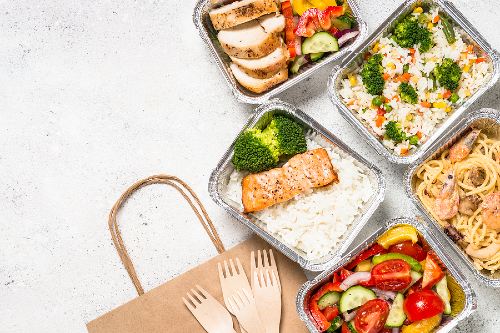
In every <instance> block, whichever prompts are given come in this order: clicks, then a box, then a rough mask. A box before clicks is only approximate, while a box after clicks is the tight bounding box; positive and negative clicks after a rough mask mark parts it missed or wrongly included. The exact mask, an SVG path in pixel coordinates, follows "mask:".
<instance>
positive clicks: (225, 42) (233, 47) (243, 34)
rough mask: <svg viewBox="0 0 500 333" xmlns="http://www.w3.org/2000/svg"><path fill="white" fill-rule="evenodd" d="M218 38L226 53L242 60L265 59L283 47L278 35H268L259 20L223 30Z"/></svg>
mask: <svg viewBox="0 0 500 333" xmlns="http://www.w3.org/2000/svg"><path fill="white" fill-rule="evenodd" d="M217 37H218V38H219V42H220V44H221V46H222V48H223V49H224V52H226V53H227V54H228V55H229V56H232V57H236V58H242V59H255V58H262V57H265V56H266V55H268V54H270V53H271V52H273V51H274V50H276V48H277V47H278V46H280V45H281V39H280V38H279V37H278V35H277V34H273V33H267V32H266V31H265V30H264V28H263V27H262V26H261V25H260V23H259V21H258V20H254V21H251V22H247V23H244V24H241V25H239V26H237V27H234V28H231V29H225V30H221V31H219V33H218V34H217Z"/></svg>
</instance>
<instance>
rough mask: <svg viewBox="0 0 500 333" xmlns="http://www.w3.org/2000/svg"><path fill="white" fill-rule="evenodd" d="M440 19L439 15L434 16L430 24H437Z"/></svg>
mask: <svg viewBox="0 0 500 333" xmlns="http://www.w3.org/2000/svg"><path fill="white" fill-rule="evenodd" d="M440 19H441V18H440V17H439V15H436V16H434V18H433V19H432V23H434V24H436V23H438V22H439V20H440Z"/></svg>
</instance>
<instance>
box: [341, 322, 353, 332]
mask: <svg viewBox="0 0 500 333" xmlns="http://www.w3.org/2000/svg"><path fill="white" fill-rule="evenodd" d="M340 333H351V330H350V329H349V327H347V324H346V323H345V322H344V323H343V324H342V328H341V330H340Z"/></svg>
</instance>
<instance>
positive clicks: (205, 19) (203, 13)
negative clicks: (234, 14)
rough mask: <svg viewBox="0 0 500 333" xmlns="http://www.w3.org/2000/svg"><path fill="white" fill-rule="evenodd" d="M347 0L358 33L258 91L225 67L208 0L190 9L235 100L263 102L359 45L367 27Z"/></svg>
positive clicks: (357, 9)
mask: <svg viewBox="0 0 500 333" xmlns="http://www.w3.org/2000/svg"><path fill="white" fill-rule="evenodd" d="M347 2H348V3H349V6H350V7H351V10H352V13H353V15H354V16H355V17H356V21H357V23H358V27H359V34H358V36H357V37H356V38H355V39H354V40H353V41H351V42H349V43H347V44H345V45H343V46H342V47H341V48H340V50H339V52H335V53H332V54H330V55H329V56H327V57H324V58H323V59H321V60H319V61H318V62H315V63H309V64H307V65H305V66H303V67H302V68H301V70H300V72H299V73H298V74H295V75H292V74H290V75H289V78H288V80H286V81H285V82H283V83H281V84H279V85H277V86H274V87H273V88H271V89H269V90H268V91H266V92H264V93H260V94H256V93H253V92H251V91H249V90H247V89H245V88H244V87H243V86H241V85H240V84H239V83H238V81H236V79H235V78H234V76H233V74H232V73H231V71H230V69H229V63H230V61H231V59H230V58H229V56H228V55H227V54H226V53H225V52H224V50H223V49H222V47H221V46H220V43H219V41H218V39H217V31H216V30H215V29H214V28H213V26H212V22H211V21H210V17H209V15H208V12H209V10H210V9H211V4H210V0H200V1H198V3H197V4H196V7H195V8H194V13H193V21H194V24H195V26H196V28H197V29H198V32H199V34H200V36H201V38H202V39H203V41H204V42H205V43H206V45H207V47H208V49H209V51H210V53H211V54H212V56H213V57H214V59H215V62H216V63H217V66H218V67H219V69H220V71H221V72H222V75H223V76H224V79H225V80H226V82H227V84H228V85H229V87H230V88H231V91H232V93H233V95H234V96H235V97H236V99H237V100H238V101H240V102H243V103H249V104H262V103H264V102H265V101H267V100H269V99H271V98H272V97H273V96H276V95H277V94H279V93H281V92H283V91H285V90H286V89H288V88H290V87H291V86H293V85H295V84H297V83H299V82H301V81H303V80H304V79H306V78H307V77H309V76H311V75H312V74H313V73H314V72H316V71H318V70H319V69H320V68H322V67H324V66H325V65H326V64H328V63H330V62H332V61H336V60H340V59H343V58H345V57H346V56H347V55H348V54H349V53H350V52H351V51H352V50H353V49H354V48H355V47H356V46H358V45H359V44H360V42H361V41H362V40H363V39H365V38H366V36H367V34H368V29H367V26H366V23H365V21H363V19H362V18H361V14H360V10H359V6H358V4H357V2H356V1H354V0H347Z"/></svg>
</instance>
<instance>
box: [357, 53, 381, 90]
mask: <svg viewBox="0 0 500 333" xmlns="http://www.w3.org/2000/svg"><path fill="white" fill-rule="evenodd" d="M383 74H384V68H383V67H382V55H381V54H374V55H372V56H371V57H370V58H369V59H368V61H367V62H366V63H365V64H364V66H363V69H362V70H361V78H362V79H363V84H364V85H365V87H366V90H367V91H368V93H369V94H372V95H382V92H383V91H384V85H385V81H384V77H383Z"/></svg>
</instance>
